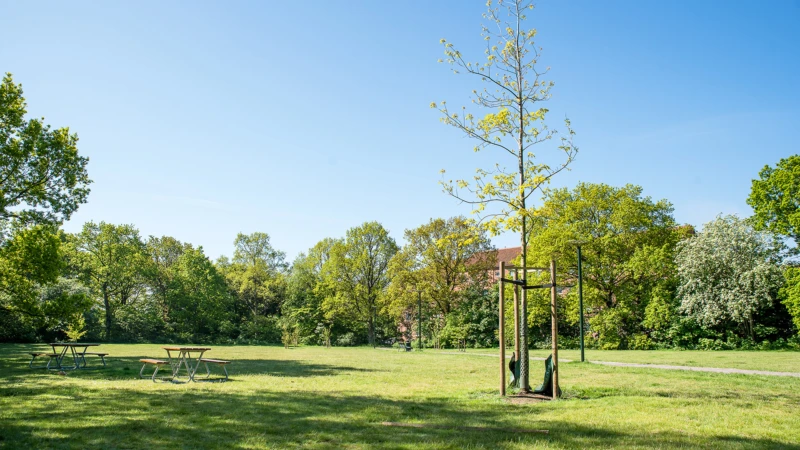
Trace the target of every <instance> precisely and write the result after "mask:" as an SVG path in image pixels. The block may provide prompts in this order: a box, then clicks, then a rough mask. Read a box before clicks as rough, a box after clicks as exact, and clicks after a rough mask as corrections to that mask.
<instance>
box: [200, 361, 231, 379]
mask: <svg viewBox="0 0 800 450" xmlns="http://www.w3.org/2000/svg"><path fill="white" fill-rule="evenodd" d="M200 362H201V363H203V364H205V366H206V379H208V378H210V377H211V369H209V368H208V365H209V364H216V365H218V366H220V367H222V370H223V372H225V378H220V379H221V380H227V379H228V369H226V368H225V366H226V365H228V364H230V363H231V362H230V361H225V360H224V359H210V358H200Z"/></svg>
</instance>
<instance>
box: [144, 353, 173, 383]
mask: <svg viewBox="0 0 800 450" xmlns="http://www.w3.org/2000/svg"><path fill="white" fill-rule="evenodd" d="M139 362H140V363H143V364H142V368H141V369H140V370H139V378H144V368H145V367H147V365H148V364H152V365H154V366H156V370H154V371H153V375H152V376H151V377H150V379H151V380H153V382H155V381H156V375H158V369H160V368H161V366H165V365H167V364H169V361H165V360H163V359H154V358H142V359H140V360H139Z"/></svg>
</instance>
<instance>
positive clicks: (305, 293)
mask: <svg viewBox="0 0 800 450" xmlns="http://www.w3.org/2000/svg"><path fill="white" fill-rule="evenodd" d="M335 242H336V240H335V239H332V238H325V239H323V240H321V241H319V242H318V243H317V244H316V245H314V247H312V248H310V249H309V250H308V253H301V254H299V255H298V256H297V258H295V260H294V263H293V264H292V271H291V274H290V275H289V280H288V288H287V295H286V301H285V302H284V304H283V306H282V308H281V313H282V314H283V316H284V317H288V318H289V319H291V321H292V322H294V323H296V324H297V325H298V327H299V331H300V333H301V335H303V336H309V335H311V334H313V333H315V332H322V333H323V334H324V332H325V330H328V331H330V328H331V326H332V324H333V323H332V322H333V320H332V319H333V318H332V317H325V311H324V310H323V309H322V300H323V299H324V298H325V296H326V292H325V289H324V286H323V285H322V284H321V273H322V267H323V266H324V265H325V262H326V261H327V260H328V258H329V257H330V251H331V248H332V247H333V245H334V243H335ZM319 327H323V328H324V329H318V328H319ZM322 337H323V338H324V336H322ZM322 341H325V339H322Z"/></svg>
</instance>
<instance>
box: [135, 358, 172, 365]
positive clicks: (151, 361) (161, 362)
mask: <svg viewBox="0 0 800 450" xmlns="http://www.w3.org/2000/svg"><path fill="white" fill-rule="evenodd" d="M139 362H140V363H145V364H155V365H157V366H162V365H164V364H169V361H164V360H163V359H149V358H142V359H140V360H139Z"/></svg>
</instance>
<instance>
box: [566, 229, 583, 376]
mask: <svg viewBox="0 0 800 450" xmlns="http://www.w3.org/2000/svg"><path fill="white" fill-rule="evenodd" d="M585 243H586V241H570V244H574V245H575V246H576V247H578V314H580V327H581V330H580V332H581V362H584V361H586V358H585V357H584V353H583V330H584V325H583V258H581V245H583V244H585Z"/></svg>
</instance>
